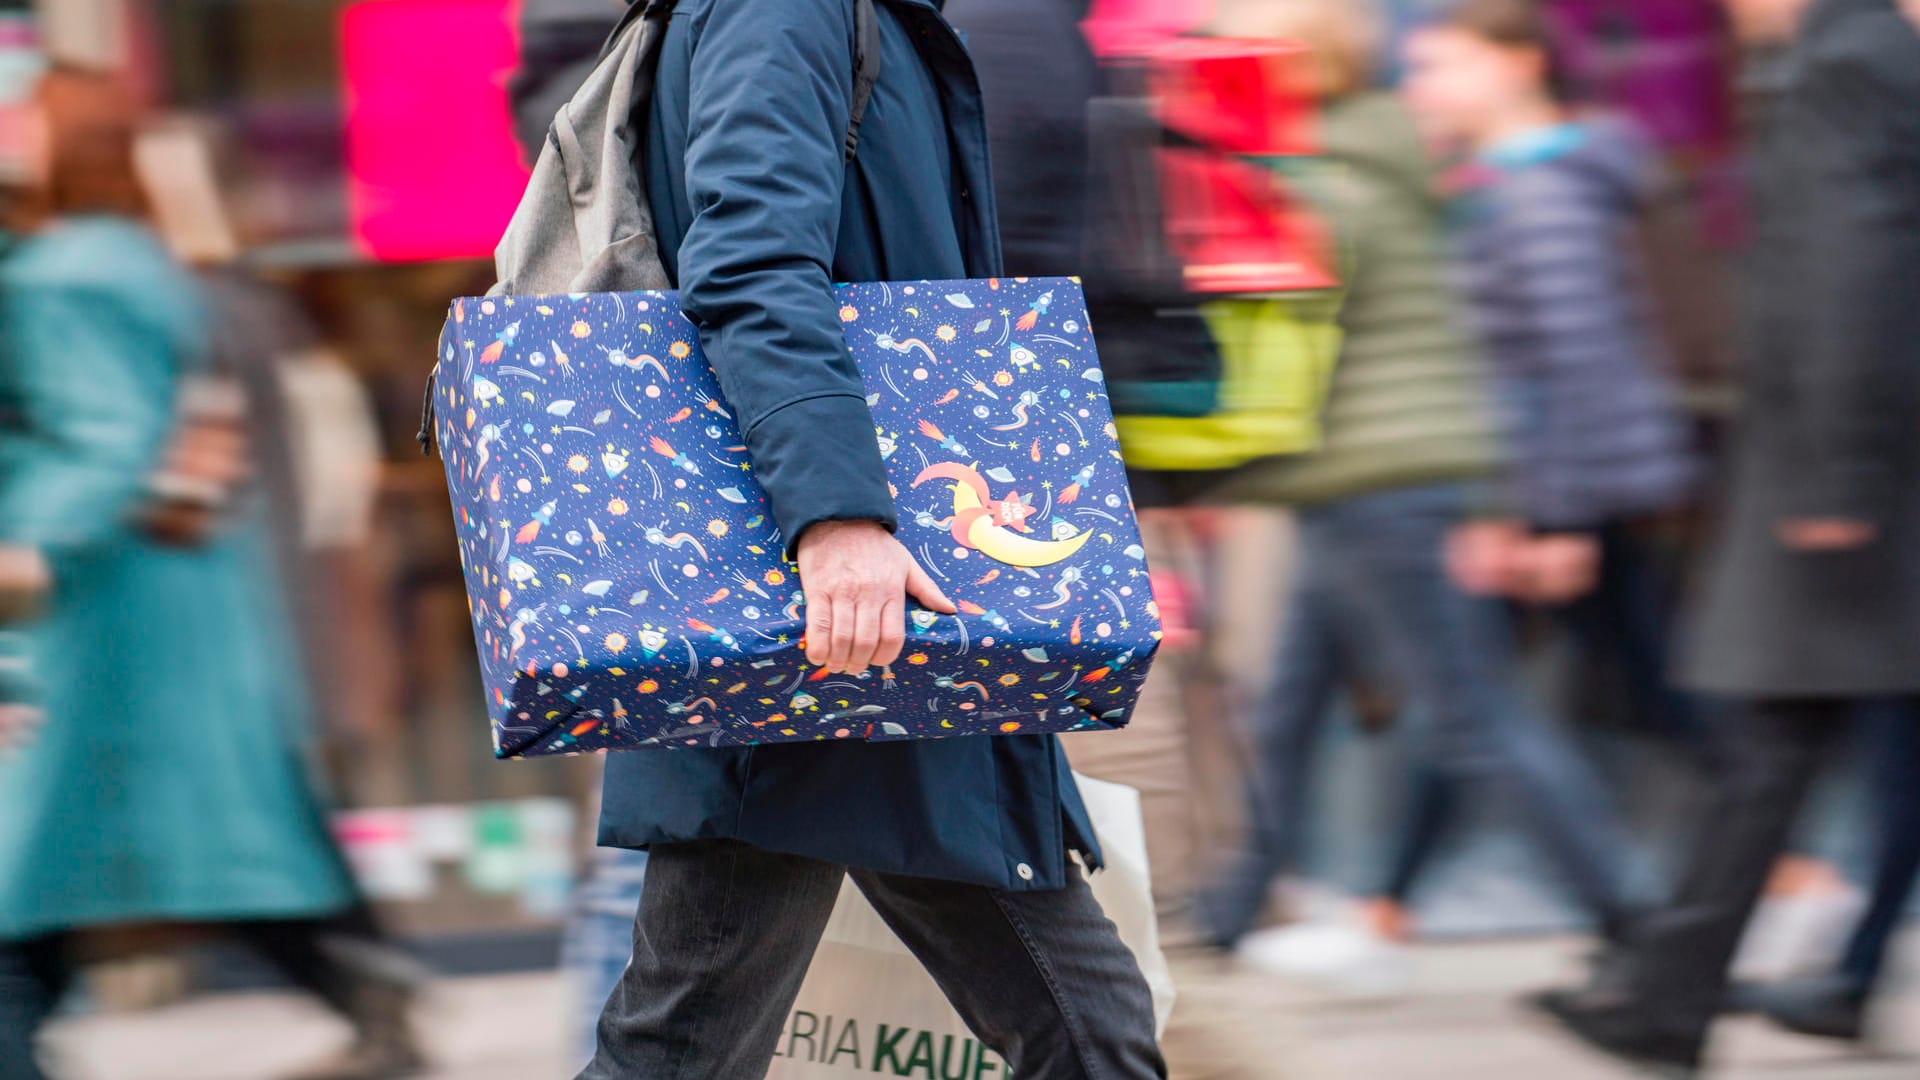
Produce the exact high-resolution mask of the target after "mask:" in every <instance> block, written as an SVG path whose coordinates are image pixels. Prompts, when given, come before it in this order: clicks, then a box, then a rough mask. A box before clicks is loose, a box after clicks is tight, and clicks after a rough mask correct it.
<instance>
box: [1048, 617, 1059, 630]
mask: <svg viewBox="0 0 1920 1080" xmlns="http://www.w3.org/2000/svg"><path fill="white" fill-rule="evenodd" d="M1047 629H1049V630H1058V629H1060V620H1059V619H1055V620H1053V621H1052V622H1050V623H1048V624H1047Z"/></svg>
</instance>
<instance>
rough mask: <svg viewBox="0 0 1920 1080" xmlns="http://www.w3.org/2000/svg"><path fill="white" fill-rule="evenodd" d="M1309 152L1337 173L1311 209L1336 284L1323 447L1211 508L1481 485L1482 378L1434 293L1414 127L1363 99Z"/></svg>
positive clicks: (1485, 464)
mask: <svg viewBox="0 0 1920 1080" xmlns="http://www.w3.org/2000/svg"><path fill="white" fill-rule="evenodd" d="M1322 138H1323V140H1324V152H1325V155H1326V157H1327V159H1328V160H1329V161H1330V162H1332V163H1334V164H1335V165H1336V166H1337V169H1336V171H1335V173H1334V177H1333V181H1332V182H1331V183H1330V184H1326V185H1321V187H1323V188H1324V189H1325V190H1324V192H1323V193H1322V194H1323V197H1322V198H1321V199H1320V200H1319V201H1318V207H1319V209H1320V210H1321V211H1322V212H1323V213H1325V214H1326V215H1327V217H1328V219H1329V221H1330V223H1331V224H1332V225H1333V226H1334V228H1335V230H1336V231H1337V232H1338V233H1339V235H1340V237H1341V248H1342V250H1343V253H1344V263H1345V265H1344V266H1343V267H1342V274H1343V277H1344V278H1345V280H1346V283H1347V297H1346V304H1345V305H1344V307H1343V308H1342V309H1341V314H1340V328H1341V331H1342V333H1343V335H1344V344H1343V345H1342V348H1341V355H1340V362H1339V365H1338V367H1337V368H1335V370H1334V376H1333V385H1332V387H1331V390H1330V392H1329V395H1328V398H1327V406H1326V415H1325V418H1324V424H1325V430H1324V439H1323V442H1322V444H1321V447H1320V449H1319V450H1317V451H1315V452H1314V453H1311V454H1303V455H1300V456H1298V457H1288V458H1275V459H1272V460H1269V461H1263V462H1260V463H1258V464H1256V465H1253V466H1250V467H1248V468H1247V469H1246V470H1244V471H1243V472H1242V473H1240V474H1239V475H1238V476H1236V477H1235V478H1234V479H1233V480H1232V481H1231V482H1230V483H1229V484H1228V485H1227V486H1226V488H1225V489H1224V490H1223V491H1222V493H1221V494H1222V496H1223V497H1225V498H1229V499H1234V500H1254V501H1260V502H1283V503H1293V504H1313V503H1321V502H1327V501H1330V500H1334V499H1342V498H1348V497H1351V496H1356V495H1364V494H1368V493H1370V492H1376V491H1383V490H1389V489H1393V488H1399V487H1407V486H1412V485H1417V484H1424V483H1438V482H1444V481H1448V480H1463V479H1477V478H1483V477H1487V476H1489V475H1490V474H1492V473H1493V472H1494V470H1495V469H1496V468H1497V466H1498V465H1499V461H1500V449H1499V446H1498V440H1497V438H1496V435H1495V429H1494V414H1493V408H1492V401H1491V391H1490V388H1489V385H1488V373H1487V371H1486V369H1485V366H1484V364H1483V363H1482V361H1481V358H1480V357H1479V356H1477V355H1476V354H1475V353H1474V352H1473V351H1472V349H1471V348H1470V347H1469V344H1468V340H1467V336H1466V334H1465V332H1464V330H1463V328H1462V321H1463V313H1462V312H1461V311H1460V310H1459V305H1458V303H1457V301H1456V300H1455V298H1454V296H1453V294H1452V292H1451V291H1450V289H1449V287H1448V284H1447V280H1446V254H1445V242H1444V230H1443V217H1444V208H1443V206H1442V204H1441V202H1440V199H1439V197H1438V195H1437V194H1436V190H1437V189H1436V187H1435V184H1434V182H1433V181H1434V177H1433V172H1432V169H1431V166H1430V165H1429V164H1428V161H1427V158H1426V154H1425V151H1424V150H1423V148H1422V146H1421V144H1420V139H1419V136H1418V135H1417V134H1416V132H1415V131H1414V128H1413V123H1412V121H1411V119H1410V118H1409V117H1408V116H1407V113H1406V110H1405V109H1404V108H1403V107H1402V106H1401V105H1400V104H1399V103H1398V102H1397V101H1395V100H1394V99H1393V98H1392V97H1391V96H1389V95H1387V94H1363V95H1359V96H1356V97H1352V98H1348V99H1346V100H1343V101H1340V102H1336V103H1334V104H1333V105H1331V106H1329V107H1328V109H1327V110H1326V112H1325V114H1324V117H1323V124H1322Z"/></svg>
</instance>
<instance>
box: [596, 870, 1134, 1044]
mask: <svg viewBox="0 0 1920 1080" xmlns="http://www.w3.org/2000/svg"><path fill="white" fill-rule="evenodd" d="M847 873H849V871H848V869H847V868H846V867H844V866H839V865H836V864H833V863H825V862H820V861H818V860H814V859H804V858H799V857H796V856H791V855H778V854H774V853H771V852H766V851H761V850H759V849H758V848H754V847H750V846H748V845H745V844H741V843H737V842H734V841H712V842H702V843H693V844H674V845H663V846H659V847H655V848H653V849H652V853H651V857H650V858H649V860H648V864H647V873H646V886H645V890H644V894H643V898H642V900H641V904H640V915H639V918H638V919H637V920H636V921H635V923H634V931H633V962H632V963H631V964H629V965H628V967H627V971H626V974H625V975H623V976H622V977H621V980H620V985H619V986H618V987H617V988H615V990H614V992H613V996H612V997H610V998H609V999H608V1000H607V1006H606V1010H605V1011H604V1012H603V1013H602V1014H601V1016H600V1028H599V1047H598V1052H597V1053H596V1054H595V1056H594V1059H593V1062H592V1064H590V1065H588V1066H587V1068H586V1071H585V1072H582V1073H581V1074H580V1077H579V1080H745V1078H748V1077H758V1076H761V1075H763V1074H764V1073H765V1071H766V1069H767V1065H768V1063H769V1062H771V1061H772V1060H773V1056H774V1052H775V1050H776V1048H777V1044H778V1042H779V1039H780V1032H781V1028H782V1025H783V1024H784V1022H785V1021H786V1018H787V1015H788V1013H789V1011H791V1009H792V1008H793V1003H794V999H795V997H796V996H797V995H798V994H799V992H800V983H801V980H802V979H803V978H804V977H805V976H806V973H807V966H808V964H809V963H810V962H811V961H812V958H813V953H814V949H815V948H816V947H817V946H818V945H819V943H820V936H821V934H822V933H823V932H824V931H825V929H826V925H827V918H828V916H829V915H831V914H832V912H833V905H834V900H835V898H836V897H837V896H838V895H839V892H840V883H841V881H842V879H843V878H844V877H845V875H846V874H847ZM851 873H852V874H853V879H854V883H855V884H856V885H858V886H859V888H860V890H861V892H863V893H865V894H866V897H867V899H868V900H869V901H870V902H871V903H872V904H873V906H874V908H875V910H877V911H878V912H879V913H880V916H881V918H883V919H885V920H886V922H887V925H888V926H890V927H892V928H893V931H894V933H896V934H898V935H899V936H900V940H901V941H902V942H904V943H905V944H906V946H907V947H908V948H909V949H911V950H912V951H913V954H914V955H915V956H916V957H918V958H919V959H920V962H921V963H922V964H924V965H925V966H926V968H927V971H928V972H929V973H930V974H931V975H932V976H933V978H934V980H935V981H936V982H938V983H939V984H940V988H941V990H942V991H944V992H945V993H946V995H947V999H948V1000H949V1001H951V1002H952V1003H953V1006H954V1008H955V1009H957V1010H958V1011H959V1013H960V1015H961V1016H962V1017H963V1018H965V1020H966V1022H967V1025H968V1026H969V1027H970V1028H971V1029H972V1030H973V1033H974V1035H975V1036H976V1037H978V1038H979V1040H980V1041H981V1042H982V1043H983V1044H985V1045H986V1046H988V1047H989V1048H991V1049H992V1050H994V1051H995V1052H996V1053H998V1054H999V1055H1000V1056H1001V1057H1002V1058H1004V1059H1005V1060H1006V1061H1007V1063H1008V1071H1009V1075H1011V1076H1015V1077H1019V1078H1021V1080H1079V1078H1086V1080H1148V1078H1153V1077H1165V1076H1166V1075H1167V1072H1166V1065H1165V1063H1164V1062H1163V1061H1162V1060H1161V1057H1160V1050H1159V1047H1158V1046H1157V1045H1156V1043H1155V1040H1154V1033H1153V999H1152V995H1151V993H1150V992H1149V991H1148V989H1147V984H1146V980H1145V979H1144V978H1143V977H1142V976H1141V974H1140V968H1139V965H1138V964H1136V963H1135V962H1134V958H1133V954H1132V953H1131V952H1129V951H1128V950H1127V947H1126V946H1125V944H1123V943H1122V942H1121V940H1120V935H1119V933H1118V931H1116V930H1115V929H1114V926H1113V923H1111V922H1109V921H1108V920H1107V917H1106V916H1105V914H1103V913H1102V912H1101V910H1100V903H1099V901H1098V900H1096V899H1094V896H1093V892H1092V890H1091V889H1089V888H1088V887H1087V884H1086V881H1085V880H1084V879H1082V878H1081V877H1080V876H1079V875H1078V874H1077V873H1075V874H1072V875H1070V876H1071V879H1072V880H1071V884H1070V885H1069V887H1068V888H1066V889H1062V890H1059V891H1057V892H1034V893H1008V892H1000V891H997V890H994V889H988V888H984V887H982V886H977V885H963V884H956V883H954V882H947V881H933V880H929V879H925V878H910V877H900V876H896V875H889V874H875V873H871V872H868V871H863V870H854V871H851Z"/></svg>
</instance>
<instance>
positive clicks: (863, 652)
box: [846, 590, 887, 675]
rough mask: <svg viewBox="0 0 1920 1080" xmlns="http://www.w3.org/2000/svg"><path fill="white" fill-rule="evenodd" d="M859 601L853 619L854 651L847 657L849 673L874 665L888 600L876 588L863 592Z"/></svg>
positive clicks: (856, 672) (852, 673)
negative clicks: (881, 616) (881, 620)
mask: <svg viewBox="0 0 1920 1080" xmlns="http://www.w3.org/2000/svg"><path fill="white" fill-rule="evenodd" d="M857 603H858V604H859V605H860V606H859V608H858V609H857V612H856V614H855V615H854V620H853V652H852V654H851V655H849V656H848V657H847V667H846V672H847V674H849V675H857V674H859V673H860V672H862V671H865V670H867V668H868V667H870V666H872V664H873V658H874V654H875V653H876V652H877V651H879V648H880V613H881V612H882V611H883V610H885V608H886V603H887V601H886V597H885V595H884V594H882V593H880V592H879V591H878V590H876V591H873V592H862V593H861V594H860V596H859V598H858V600H857Z"/></svg>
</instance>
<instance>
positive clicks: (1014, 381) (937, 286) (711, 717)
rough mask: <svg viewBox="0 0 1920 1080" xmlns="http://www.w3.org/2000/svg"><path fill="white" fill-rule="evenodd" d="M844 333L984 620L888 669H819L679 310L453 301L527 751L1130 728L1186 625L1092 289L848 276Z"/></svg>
mask: <svg viewBox="0 0 1920 1080" xmlns="http://www.w3.org/2000/svg"><path fill="white" fill-rule="evenodd" d="M837 316H838V318H839V320H840V322H841V323H842V325H843V328H844V330H845V335H846V341H847V345H848V347H849V349H850V350H851V352H852V354H853V358H854V360H855V363H856V366H857V367H858V369H859V372H860V375H861V378H862V380H863V382H864V383H865V388H864V391H865V396H866V400H867V404H868V407H869V409H870V411H871V413H872V419H873V427H872V430H871V431H867V432H857V433H856V432H847V433H845V434H846V435H847V436H848V437H849V438H854V437H863V438H871V439H872V440H873V446H874V448H875V452H876V453H877V454H878V456H879V457H880V459H881V460H882V461H883V462H884V464H885V467H886V470H887V478H888V481H889V483H890V486H891V488H892V490H893V492H894V494H895V499H896V501H897V503H898V511H899V514H898V517H899V522H900V525H899V534H898V535H899V537H900V539H901V540H902V541H903V542H904V543H905V544H906V545H907V547H908V549H909V550H910V551H912V552H913V554H914V557H915V558H916V560H918V561H919V562H920V564H921V565H922V566H924V567H925V568H926V569H927V571H928V573H930V574H932V575H933V576H934V578H935V579H936V580H938V581H939V582H940V584H941V587H942V588H943V589H945V590H946V591H947V593H948V594H949V595H950V596H952V597H953V598H954V600H955V602H956V605H957V606H958V608H959V613H958V614H956V615H942V614H939V613H937V612H931V611H926V610H923V609H919V608H910V609H909V610H908V611H907V612H905V613H904V616H903V618H904V620H905V622H906V630H907V634H908V639H907V645H906V649H905V651H904V652H903V653H902V655H901V657H900V659H899V660H898V661H897V662H895V663H894V664H893V665H891V666H889V667H887V668H885V669H883V670H878V671H871V672H867V673H864V674H862V675H845V674H840V673H836V672H831V671H827V670H825V669H822V668H815V667H812V666H811V665H809V664H808V663H807V662H806V654H805V649H804V634H805V627H806V594H805V590H804V588H803V586H802V583H801V582H800V580H799V577H798V574H797V572H796V570H795V568H794V567H793V566H792V565H791V564H790V563H788V562H787V561H786V559H785V551H786V538H785V537H784V536H782V535H781V534H780V531H779V529H778V527H777V525H776V524H775V522H774V519H773V515H772V512H771V508H770V506H769V505H768V502H767V496H766V493H765V492H764V491H762V490H761V489H760V487H759V485H758V483H757V482H756V481H755V477H754V471H753V467H752V465H753V463H752V460H751V457H750V447H749V446H748V443H747V441H746V440H745V439H743V438H742V437H741V434H740V425H739V420H738V413H737V411H736V410H735V409H733V407H732V406H731V405H729V404H728V403H727V402H726V400H725V398H724V396H723V395H722V393H721V390H720V386H719V382H718V380H717V379H716V378H715V377H714V374H713V371H712V369H711V368H710V367H709V366H708V365H707V363H706V359H705V356H704V354H703V353H702V352H701V349H700V344H699V337H698V332H697V330H696V328H695V327H694V326H693V325H692V324H691V323H689V322H688V321H687V319H686V318H685V317H684V316H682V315H681V314H680V312H679V307H678V303H677V301H676V299H675V297H674V296H673V294H671V293H663V292H639V293H619V294H610V293H603V294H580V295H571V296H546V297H488V298H468V299H462V300H459V301H456V302H455V304H454V308H453V313H452V317H451V318H450V319H449V320H448V322H447V326H446V329H445V331H444V333H443V335H442V338H441V344H440V363H439V367H438V369H437V371H436V373H435V384H434V390H433V393H434V397H433V406H434V409H433V414H434V433H435V435H436V436H437V440H438V443H439V446H440V451H441V455H442V457H443V459H444V463H445V471H446V476H447V482H448V486H449V489H450V491H451V494H452V498H453V503H454V523H455V527H456V529H457V531H458V533H459V537H460V547H461V558H462V565H463V567H464V569H465V573H466V577H467V586H468V594H469V599H470V601H471V603H470V607H471V610H472V619H473V626H474V636H475V640H476V643H477V645H478V651H479V657H480V664H481V669H482V673H483V676H484V678H485V680H486V684H487V685H486V690H487V700H488V704H489V712H490V719H491V720H492V723H493V728H494V747H495V750H496V752H497V753H498V754H499V755H500V756H502V757H519V756H534V755H544V754H570V753H586V752H594V751H601V750H624V749H633V750H655V751H658V750H669V749H674V748H680V747H717V746H748V745H754V744H758V743H770V742H819V741H832V740H842V739H852V740H889V739H916V738H949V737H956V736H968V735H982V736H985V735H1008V734H1029V733H1045V732H1059V731H1082V730H1110V729H1114V728H1118V727H1121V726H1123V725H1125V723H1126V721H1127V718H1128V716H1129V715H1130V714H1131V711H1132V709H1133V706H1134V703H1135V701H1136V700H1137V698H1138V695H1139V691H1140V686H1141V683H1142V682H1143V681H1144V680H1145V678H1146V677H1147V673H1148V671H1149V669H1150V667H1151V662H1152V659H1153V656H1154V653H1155V651H1156V649H1157V647H1158V645H1159V640H1160V623H1159V614H1158V612H1159V609H1158V607H1157V605H1156V604H1155V603H1154V599H1153V594H1152V590H1151V588H1150V585H1149V578H1148V574H1147V567H1146V562H1145V551H1144V549H1143V548H1142V546H1141V544H1140V537H1139V530H1138V528H1137V527H1136V526H1135V523H1134V516H1133V503H1132V499H1131V496H1130V495H1129V494H1128V491H1127V487H1126V476H1125V471H1124V470H1123V469H1120V468H1118V467H1116V466H1115V465H1114V460H1115V459H1116V458H1117V457H1118V456H1119V446H1118V444H1117V442H1116V441H1115V429H1114V426H1113V422H1112V421H1113V417H1112V414H1111V411H1110V410H1109V408H1108V405H1107V398H1106V385H1105V382H1104V380H1103V378H1102V376H1101V372H1100V368H1099V361H1098V359H1097V356H1096V352H1095V348H1094V339H1093V332H1092V329H1091V327H1090V326H1089V324H1088V319H1087V314H1086V305H1085V301H1084V299H1083V298H1082V296H1081V292H1080V286H1079V283H1078V282H1077V281H1076V280H1073V279H1066V278H1050V279H1038V278H1036V279H1031V280H1030V279H1026V278H1000V279H995V280H992V281H916V282H889V283H875V284H865V285H845V286H841V287H840V289H839V306H838V309H837ZM849 451H850V452H852V444H851V443H850V444H849ZM1103 461H1104V462H1105V463H1106V464H1105V465H1104V466H1102V465H1101V462H1103Z"/></svg>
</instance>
